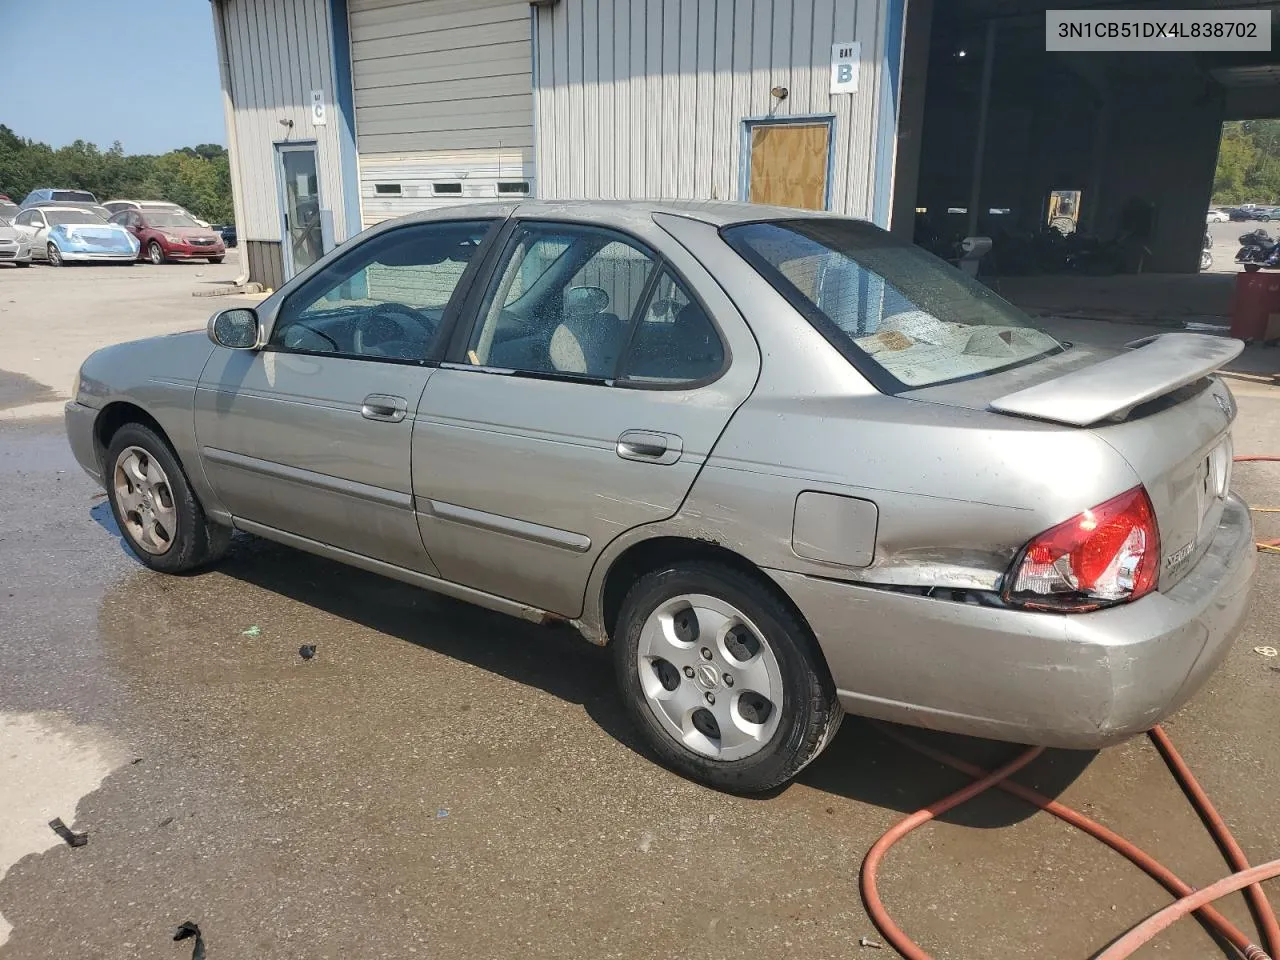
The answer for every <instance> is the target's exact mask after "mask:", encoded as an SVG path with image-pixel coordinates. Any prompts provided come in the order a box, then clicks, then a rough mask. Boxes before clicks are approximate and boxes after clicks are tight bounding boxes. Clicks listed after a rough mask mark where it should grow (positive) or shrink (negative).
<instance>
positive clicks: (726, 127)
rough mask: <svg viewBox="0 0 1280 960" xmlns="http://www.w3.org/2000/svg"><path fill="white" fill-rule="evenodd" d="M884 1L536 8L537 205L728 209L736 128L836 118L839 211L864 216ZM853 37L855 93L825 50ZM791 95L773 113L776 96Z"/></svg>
mask: <svg viewBox="0 0 1280 960" xmlns="http://www.w3.org/2000/svg"><path fill="white" fill-rule="evenodd" d="M890 2H893V0H561V2H560V3H558V4H556V5H555V6H552V7H539V8H536V10H537V13H536V16H537V43H538V51H537V55H538V76H537V77H536V89H535V92H534V101H535V111H536V115H537V129H538V145H537V161H538V170H539V175H540V179H539V193H540V195H541V196H543V197H550V198H561V197H588V198H596V197H602V198H626V197H646V196H647V197H657V196H661V197H680V198H695V199H702V198H717V199H737V198H738V196H739V186H738V181H739V172H740V166H739V163H740V159H741V130H742V121H743V120H744V119H746V118H757V117H762V116H766V115H768V114H770V112H771V111H772V113H773V115H775V116H778V117H792V116H801V115H808V114H834V116H835V133H834V137H835V143H834V150H835V162H834V177H833V183H832V190H831V207H832V209H834V210H837V211H840V212H845V213H850V214H853V215H857V216H870V215H871V214H872V211H873V207H874V196H873V195H874V189H875V162H876V155H875V154H876V149H875V147H876V123H877V119H878V103H879V100H880V92H881V91H880V84H881V83H882V82H888V81H887V79H886V78H884V77H883V76H882V74H883V71H882V70H881V69H879V65H880V64H881V63H882V62H883V58H884V52H885V51H884V32H885V10H886V8H887V5H888V4H889V3H890ZM850 41H860V42H861V44H862V57H861V61H860V72H859V82H858V92H857V93H855V94H852V95H849V94H845V95H839V96H832V95H831V94H830V93H829V92H828V91H829V90H830V85H831V81H830V78H831V46H832V44H833V43H836V42H840V43H845V42H850ZM775 86H781V87H786V88H787V89H788V91H789V95H788V97H787V98H786V99H785V100H783V101H782V102H781V103H777V102H776V101H775V100H774V98H773V97H772V96H771V95H770V93H769V90H770V88H772V87H775Z"/></svg>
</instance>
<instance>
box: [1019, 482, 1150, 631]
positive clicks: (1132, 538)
mask: <svg viewBox="0 0 1280 960" xmlns="http://www.w3.org/2000/svg"><path fill="white" fill-rule="evenodd" d="M1159 557H1160V533H1159V531H1158V530H1157V528H1156V515H1155V511H1154V510H1153V509H1152V508H1151V500H1150V498H1149V497H1148V496H1147V491H1146V490H1145V489H1143V488H1142V487H1141V486H1137V487H1134V488H1133V489H1132V490H1128V491H1126V492H1125V493H1122V494H1120V496H1118V497H1113V498H1112V499H1110V500H1108V501H1107V502H1106V503H1103V504H1099V505H1098V506H1096V507H1094V508H1093V509H1092V510H1086V511H1085V512H1084V513H1081V514H1078V515H1077V516H1074V517H1072V518H1071V519H1070V520H1068V521H1066V522H1065V523H1060V524H1058V525H1057V526H1056V527H1054V528H1053V529H1051V530H1046V531H1045V532H1044V533H1042V534H1040V536H1038V537H1036V538H1035V539H1034V540H1032V541H1031V542H1030V543H1028V544H1027V545H1026V546H1025V547H1023V548H1022V552H1021V553H1019V554H1018V558H1017V560H1015V561H1014V564H1013V569H1012V570H1010V571H1009V576H1008V577H1007V579H1006V582H1005V588H1004V598H1005V600H1006V601H1008V602H1009V603H1011V604H1014V605H1016V606H1020V607H1029V608H1032V609H1036V610H1058V611H1063V612H1076V613H1081V612H1084V611H1086V610H1096V609H1098V608H1099V607H1105V606H1110V605H1111V604H1114V603H1123V602H1124V601H1126V600H1136V599H1138V598H1139V597H1141V596H1143V595H1144V594H1147V593H1150V592H1151V590H1152V589H1154V588H1155V585H1156V575H1157V573H1158V570H1159V563H1158V560H1159Z"/></svg>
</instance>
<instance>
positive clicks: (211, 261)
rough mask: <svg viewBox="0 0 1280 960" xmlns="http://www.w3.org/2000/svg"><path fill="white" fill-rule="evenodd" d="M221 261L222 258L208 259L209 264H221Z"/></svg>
mask: <svg viewBox="0 0 1280 960" xmlns="http://www.w3.org/2000/svg"><path fill="white" fill-rule="evenodd" d="M222 260H223V258H222V257H210V258H209V262H210V263H221V262H222Z"/></svg>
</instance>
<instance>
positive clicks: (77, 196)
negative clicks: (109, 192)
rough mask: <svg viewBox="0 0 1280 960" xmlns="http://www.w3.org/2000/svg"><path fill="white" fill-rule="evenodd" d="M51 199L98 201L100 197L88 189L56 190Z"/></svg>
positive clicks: (80, 201)
mask: <svg viewBox="0 0 1280 960" xmlns="http://www.w3.org/2000/svg"><path fill="white" fill-rule="evenodd" d="M49 199H50V200H74V201H76V202H78V203H97V202H98V198H97V197H95V196H94V195H93V194H92V193H90V192H89V191H88V190H54V191H53V195H52V196H51V197H49Z"/></svg>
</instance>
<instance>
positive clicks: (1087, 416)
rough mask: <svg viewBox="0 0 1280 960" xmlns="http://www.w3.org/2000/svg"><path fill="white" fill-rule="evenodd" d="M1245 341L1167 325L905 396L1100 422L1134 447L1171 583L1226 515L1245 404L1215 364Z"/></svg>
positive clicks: (1125, 451)
mask: <svg viewBox="0 0 1280 960" xmlns="http://www.w3.org/2000/svg"><path fill="white" fill-rule="evenodd" d="M1242 349H1243V344H1241V343H1240V342H1239V341H1238V340H1229V339H1226V338H1221V337H1212V336H1204V335H1198V334H1181V333H1179V334H1164V335H1162V336H1158V337H1152V338H1148V339H1146V340H1141V341H1138V342H1137V343H1135V344H1132V345H1131V349H1129V350H1124V351H1110V350H1102V349H1097V348H1087V347H1075V348H1072V349H1070V350H1067V351H1066V352H1064V353H1062V354H1058V355H1056V356H1054V357H1049V358H1046V359H1045V360H1042V361H1038V362H1036V363H1032V364H1027V365H1026V366H1023V367H1019V368H1016V369H1014V370H1010V371H1005V372H1003V373H999V374H994V375H992V376H988V377H982V378H978V379H975V380H968V381H963V382H959V383H952V384H944V385H941V386H936V387H928V388H925V389H923V390H916V391H912V392H910V393H906V394H903V396H906V397H909V398H911V399H915V400H924V401H928V402H933V403H944V404H948V405H954V406H963V407H968V408H971V409H977V410H981V409H986V410H991V411H994V412H996V413H999V414H1001V415H1004V416H1016V417H1022V418H1029V419H1034V420H1041V421H1045V422H1046V423H1051V424H1060V425H1062V428H1063V429H1088V430H1091V431H1092V432H1093V433H1095V434H1096V435H1097V436H1098V437H1099V438H1100V439H1102V440H1104V441H1105V442H1106V443H1107V444H1109V445H1110V446H1111V447H1112V448H1113V449H1114V450H1116V452H1117V453H1119V454H1120V455H1121V456H1122V457H1124V459H1125V460H1126V461H1127V462H1128V463H1129V465H1130V466H1131V467H1132V468H1133V470H1134V472H1135V473H1136V474H1137V475H1138V477H1139V479H1141V481H1142V483H1143V486H1145V487H1146V490H1147V494H1148V495H1149V496H1150V497H1151V505H1152V506H1153V507H1154V508H1155V513H1156V522H1157V524H1158V526H1159V529H1160V579H1159V588H1160V589H1162V590H1165V589H1168V588H1169V587H1172V586H1173V585H1174V584H1175V583H1177V582H1178V581H1179V580H1180V579H1182V577H1183V576H1184V575H1185V574H1186V573H1187V571H1189V570H1190V569H1191V568H1192V567H1194V566H1195V563H1196V561H1197V560H1198V559H1199V558H1200V557H1201V555H1202V554H1203V553H1204V551H1205V550H1206V549H1208V546H1209V542H1210V540H1211V539H1212V536H1213V531H1214V530H1215V529H1216V528H1217V525H1218V522H1219V520H1220V519H1221V516H1222V510H1223V506H1224V499H1225V497H1226V494H1227V491H1228V490H1229V488H1230V483H1231V458H1232V447H1231V424H1232V422H1233V421H1234V420H1235V415H1236V404H1235V401H1234V399H1233V398H1232V396H1231V391H1230V390H1229V389H1228V388H1227V386H1226V384H1225V383H1223V382H1222V380H1221V379H1220V378H1218V377H1214V376H1212V373H1213V371H1214V370H1216V369H1218V368H1219V367H1221V366H1222V365H1223V364H1225V363H1228V362H1229V361H1230V360H1232V359H1234V358H1235V357H1236V356H1237V355H1238V354H1239V353H1240V351H1241V350H1242ZM1118 492H1120V491H1117V493H1118ZM1091 506H1094V504H1092V503H1082V504H1080V509H1081V510H1084V509H1087V508H1089V507H1091Z"/></svg>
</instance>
